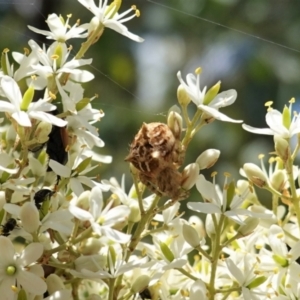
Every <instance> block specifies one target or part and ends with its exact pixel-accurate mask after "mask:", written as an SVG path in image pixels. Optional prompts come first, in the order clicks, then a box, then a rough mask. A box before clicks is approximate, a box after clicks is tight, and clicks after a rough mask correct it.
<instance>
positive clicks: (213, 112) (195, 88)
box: [177, 70, 243, 123]
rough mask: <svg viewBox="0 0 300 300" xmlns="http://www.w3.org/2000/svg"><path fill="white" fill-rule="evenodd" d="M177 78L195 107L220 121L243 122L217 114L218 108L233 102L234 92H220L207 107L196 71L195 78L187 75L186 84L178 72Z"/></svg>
mask: <svg viewBox="0 0 300 300" xmlns="http://www.w3.org/2000/svg"><path fill="white" fill-rule="evenodd" d="M177 77H178V79H179V81H180V84H181V86H182V87H183V88H184V90H185V91H186V93H187V95H188V96H189V98H190V99H191V100H192V101H193V102H194V103H195V104H196V105H197V107H198V109H200V110H202V111H203V112H205V113H206V114H208V115H210V116H212V117H213V118H215V119H217V120H220V121H224V122H232V123H241V122H243V121H242V120H234V119H231V118H229V117H227V116H226V115H224V114H222V113H220V112H219V108H221V107H225V106H229V105H231V104H233V103H234V102H235V100H236V97H237V92H236V90H228V91H225V92H222V93H220V94H218V95H217V96H215V98H214V99H213V100H212V101H211V102H210V103H209V104H208V105H205V104H204V97H205V94H206V87H204V88H203V90H202V91H201V89H200V72H197V70H196V76H195V75H194V74H192V73H189V74H188V75H187V76H186V83H185V82H184V80H183V79H182V77H181V72H180V71H178V73H177Z"/></svg>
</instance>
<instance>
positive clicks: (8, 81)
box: [0, 76, 67, 127]
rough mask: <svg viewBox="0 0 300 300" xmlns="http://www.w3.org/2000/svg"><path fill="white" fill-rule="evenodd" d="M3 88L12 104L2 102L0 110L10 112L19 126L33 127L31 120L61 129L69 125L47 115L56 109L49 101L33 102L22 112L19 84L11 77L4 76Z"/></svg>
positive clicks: (2, 80) (0, 101) (0, 102)
mask: <svg viewBox="0 0 300 300" xmlns="http://www.w3.org/2000/svg"><path fill="white" fill-rule="evenodd" d="M1 87H2V89H3V91H4V93H5V95H6V97H7V98H8V100H9V101H10V103H9V102H7V101H3V100H0V110H1V111H4V112H8V113H9V114H10V115H11V116H12V117H13V118H14V119H15V120H16V122H17V123H18V124H19V125H21V126H24V127H31V121H30V118H32V119H37V120H40V121H45V122H48V123H51V124H54V125H56V126H59V127H62V126H66V125H67V122H66V121H64V120H62V119H59V118H57V117H55V116H53V115H52V114H49V113H47V112H48V111H52V110H55V108H56V107H55V106H54V105H52V104H50V103H48V101H47V100H43V99H40V100H38V101H36V102H31V103H30V104H29V106H28V108H27V109H26V111H25V110H22V109H21V105H22V102H23V99H22V94H21V91H20V89H19V86H18V84H17V83H16V82H15V81H14V79H12V78H11V77H9V76H3V78H2V79H1Z"/></svg>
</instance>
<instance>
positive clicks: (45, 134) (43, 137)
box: [34, 121, 52, 144]
mask: <svg viewBox="0 0 300 300" xmlns="http://www.w3.org/2000/svg"><path fill="white" fill-rule="evenodd" d="M51 130H52V125H51V124H50V123H47V122H44V121H41V122H40V123H39V124H38V126H37V128H36V130H35V132H34V137H35V139H36V141H37V142H38V143H39V144H44V143H46V142H47V141H48V140H49V134H50V132H51Z"/></svg>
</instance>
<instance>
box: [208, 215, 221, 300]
mask: <svg viewBox="0 0 300 300" xmlns="http://www.w3.org/2000/svg"><path fill="white" fill-rule="evenodd" d="M212 217H213V221H214V224H215V228H216V233H215V239H214V240H212V244H213V253H212V264H211V274H210V282H209V287H208V290H209V299H210V300H214V299H215V294H216V290H215V278H216V274H217V267H218V261H219V255H220V252H221V250H222V246H221V245H220V243H221V232H222V227H223V223H224V219H225V217H224V215H221V216H220V220H219V222H218V224H216V223H217V221H216V217H215V216H214V215H213V216H212ZM214 217H215V218H214ZM214 219H215V220H214ZM216 225H217V226H216Z"/></svg>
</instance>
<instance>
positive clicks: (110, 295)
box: [108, 278, 117, 300]
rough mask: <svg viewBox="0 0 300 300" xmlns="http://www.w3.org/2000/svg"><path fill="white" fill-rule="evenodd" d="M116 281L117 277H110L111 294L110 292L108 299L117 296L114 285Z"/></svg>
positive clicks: (109, 289)
mask: <svg viewBox="0 0 300 300" xmlns="http://www.w3.org/2000/svg"><path fill="white" fill-rule="evenodd" d="M115 281H116V279H115V278H111V279H109V284H108V291H109V294H108V300H115V299H117V298H115V297H114V291H115V289H114V285H115Z"/></svg>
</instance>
